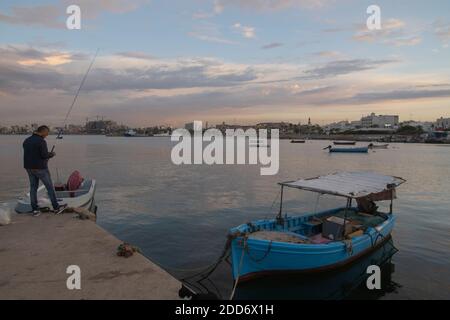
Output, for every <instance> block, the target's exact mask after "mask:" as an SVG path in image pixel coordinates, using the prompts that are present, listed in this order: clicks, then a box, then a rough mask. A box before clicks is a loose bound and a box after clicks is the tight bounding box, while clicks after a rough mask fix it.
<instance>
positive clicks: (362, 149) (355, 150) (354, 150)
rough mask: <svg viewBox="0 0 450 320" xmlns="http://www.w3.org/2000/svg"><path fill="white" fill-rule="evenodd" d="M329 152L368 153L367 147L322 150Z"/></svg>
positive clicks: (330, 147)
mask: <svg viewBox="0 0 450 320" xmlns="http://www.w3.org/2000/svg"><path fill="white" fill-rule="evenodd" d="M326 149H328V150H330V152H342V153H368V152H369V147H353V148H335V147H332V146H328V147H326V148H324V150H326Z"/></svg>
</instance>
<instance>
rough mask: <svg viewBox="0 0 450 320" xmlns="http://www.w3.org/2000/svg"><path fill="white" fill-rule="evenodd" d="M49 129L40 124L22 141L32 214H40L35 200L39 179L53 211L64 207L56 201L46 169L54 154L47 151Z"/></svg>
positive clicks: (58, 211)
mask: <svg viewBox="0 0 450 320" xmlns="http://www.w3.org/2000/svg"><path fill="white" fill-rule="evenodd" d="M49 131H50V129H49V128H48V127H47V126H40V127H39V128H38V129H37V130H36V131H35V132H34V133H33V135H31V136H30V137H28V138H27V139H25V141H24V142H23V151H24V154H23V162H24V168H25V170H26V171H27V173H28V177H29V179H30V200H31V207H32V209H33V216H39V215H40V210H39V206H38V200H37V190H38V188H39V181H42V183H43V184H44V186H45V188H46V189H47V192H48V196H49V198H50V201H51V202H52V206H53V209H54V212H55V213H57V214H59V213H61V212H62V211H63V210H64V208H65V207H66V206H65V205H63V206H61V205H59V203H58V199H57V198H56V193H55V189H54V187H53V182H52V178H51V176H50V171H49V170H48V160H49V159H51V158H53V157H54V156H55V155H56V154H55V153H54V152H48V148H47V142H46V141H45V138H47V136H48V134H49Z"/></svg>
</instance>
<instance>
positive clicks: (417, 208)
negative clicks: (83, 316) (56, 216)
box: [0, 136, 450, 299]
mask: <svg viewBox="0 0 450 320" xmlns="http://www.w3.org/2000/svg"><path fill="white" fill-rule="evenodd" d="M24 138H25V137H24V136H0V163H1V166H0V177H1V184H0V202H1V201H8V200H10V199H14V198H16V197H17V196H18V195H20V194H23V192H24V190H25V189H26V188H27V187H28V178H27V175H26V173H25V171H24V170H23V169H22V158H21V157H22V150H21V142H22V141H23V139H24ZM53 142H54V138H52V137H50V138H49V141H48V143H49V144H53ZM329 144H330V142H328V141H308V142H307V143H306V144H304V145H303V144H290V143H289V141H281V142H280V171H279V174H278V175H276V176H261V175H260V168H259V166H253V165H251V166H250V165H247V166H236V165H223V166H207V165H200V166H175V165H173V164H172V163H171V161H170V152H171V147H172V145H173V144H172V143H171V142H170V139H169V138H121V137H104V136H65V137H64V140H62V141H60V142H58V146H57V149H56V152H57V157H56V158H55V159H53V160H52V161H51V163H50V166H51V169H52V174H53V178H54V180H56V178H57V174H56V170H55V168H56V167H58V172H59V175H60V176H61V177H64V179H61V180H65V179H66V178H65V177H67V175H68V174H69V173H70V172H71V171H72V170H74V169H78V170H80V171H81V172H82V174H83V175H84V176H86V177H93V178H95V179H96V180H97V183H98V189H97V194H96V202H97V204H98V206H99V212H98V221H97V223H98V224H99V225H100V226H101V227H103V228H105V229H106V230H108V231H110V232H111V233H113V234H114V235H116V236H117V237H118V238H120V239H122V240H124V241H128V242H131V243H132V244H134V245H136V246H138V247H139V248H140V249H141V250H142V251H143V253H144V254H145V255H146V256H148V257H149V258H151V259H152V260H153V261H155V262H157V263H158V264H160V265H162V266H163V267H164V268H166V270H168V271H169V272H171V273H172V274H174V275H175V276H177V277H183V276H186V275H189V274H191V273H192V272H184V271H182V270H179V269H192V268H198V267H202V266H207V265H209V264H210V263H212V262H213V261H214V260H215V259H217V257H218V256H219V255H220V253H221V252H222V249H223V246H224V244H225V240H226V234H227V231H228V229H229V228H231V227H233V226H236V225H239V224H242V223H246V222H248V221H250V220H253V219H259V218H265V217H267V218H268V217H273V216H274V215H275V214H276V211H277V208H276V207H277V205H278V203H275V205H274V206H273V207H272V208H271V205H272V203H273V200H274V199H275V198H276V196H277V195H278V193H279V188H278V186H277V182H279V181H287V180H293V179H296V178H300V177H312V176H316V175H320V174H325V173H330V172H335V171H342V170H371V171H377V172H380V173H385V174H392V175H396V176H400V177H403V178H405V179H407V180H408V182H407V183H406V184H404V185H403V186H401V187H400V188H399V190H398V197H399V199H398V200H397V201H396V202H395V206H394V212H395V214H396V215H397V217H398V220H397V225H396V227H395V230H394V233H393V239H394V245H395V246H396V247H397V248H398V249H399V252H398V253H396V254H395V255H394V256H393V257H392V261H391V262H389V263H391V264H394V265H395V271H394V272H393V273H392V274H391V278H390V280H391V283H395V286H394V287H395V290H387V291H386V292H383V295H375V296H374V295H373V294H369V293H368V292H367V290H366V291H364V290H358V289H357V288H356V289H354V290H353V289H352V290H351V293H350V297H352V298H357V297H363V298H383V299H432V298H446V299H449V298H450V280H449V279H450V239H449V235H450V210H449V208H450V166H449V160H450V148H449V147H445V146H434V145H416V144H393V145H391V149H389V150H377V151H376V152H370V153H369V154H367V155H365V154H328V153H327V152H325V151H322V148H323V147H326V146H327V145H329ZM316 200H317V198H316V196H315V195H314V194H312V193H308V192H302V191H298V190H289V191H287V192H286V193H285V201H286V202H285V208H286V212H287V213H288V214H299V213H302V212H305V211H313V210H314V207H315V203H316ZM319 200H320V201H319V205H318V210H321V209H327V208H330V207H332V206H335V205H337V204H338V205H342V204H343V201H342V200H339V201H338V199H335V198H331V197H326V196H324V197H322V198H321V199H319ZM18 241H20V240H18ZM339 276H341V275H339ZM212 281H213V282H214V283H213V284H211V283H206V286H207V287H208V288H209V289H210V290H213V289H214V286H216V287H217V289H218V291H219V293H220V295H221V296H222V297H228V295H229V294H230V291H231V287H232V279H231V270H230V268H229V266H228V265H226V264H223V265H221V266H220V267H219V268H218V270H217V271H216V272H215V273H214V274H213V276H212ZM332 281H336V279H335V278H333V279H332ZM284 283H285V284H284V285H282V286H281V287H280V286H279V285H278V286H277V285H274V284H273V283H272V284H271V283H270V281H269V282H268V283H267V282H264V281H262V282H258V283H255V284H250V285H245V286H242V287H240V289H239V290H238V292H237V297H243V298H249V297H250V298H251V297H259V298H264V297H267V298H269V297H273V296H274V295H276V294H277V292H280V291H282V292H290V294H289V296H288V298H294V299H295V298H305V297H307V296H305V295H304V294H301V293H300V291H303V292H304V291H305V290H298V289H301V288H302V287H303V289H305V288H309V287H311V286H312V287H313V288H314V283H313V284H311V283H307V284H306V283H305V282H303V281H302V280H298V281H285V282H284ZM317 285H319V283H317ZM261 286H263V288H261ZM308 286H309V287H308ZM350 287H351V286H350ZM262 289H263V290H262ZM261 294H262V296H261Z"/></svg>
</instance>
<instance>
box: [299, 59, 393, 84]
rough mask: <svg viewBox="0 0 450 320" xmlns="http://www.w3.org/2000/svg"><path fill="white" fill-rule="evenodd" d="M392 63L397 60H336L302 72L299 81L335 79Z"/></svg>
mask: <svg viewBox="0 0 450 320" xmlns="http://www.w3.org/2000/svg"><path fill="white" fill-rule="evenodd" d="M393 62H397V60H368V59H353V60H337V61H332V62H329V63H327V64H325V65H322V66H318V67H316V68H313V69H309V70H306V71H305V72H304V75H303V76H301V77H300V79H309V80H311V79H324V78H330V77H336V76H340V75H346V74H350V73H354V72H359V71H365V70H371V69H375V68H378V67H381V66H384V65H386V64H389V63H393Z"/></svg>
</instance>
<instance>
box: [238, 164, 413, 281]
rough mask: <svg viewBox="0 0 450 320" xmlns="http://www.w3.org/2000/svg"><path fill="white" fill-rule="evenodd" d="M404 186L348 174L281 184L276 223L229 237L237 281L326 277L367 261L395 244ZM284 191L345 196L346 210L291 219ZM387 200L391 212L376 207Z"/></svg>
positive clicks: (388, 179) (253, 226) (258, 222)
mask: <svg viewBox="0 0 450 320" xmlns="http://www.w3.org/2000/svg"><path fill="white" fill-rule="evenodd" d="M405 181H406V180H404V179H402V178H399V177H393V176H385V175H381V174H377V173H372V172H343V173H335V174H330V175H326V176H319V177H315V178H311V179H300V180H296V181H288V182H282V183H279V185H280V186H281V200H280V209H279V213H278V215H277V217H276V218H275V219H271V220H256V221H252V222H250V223H247V224H243V225H240V226H238V227H235V228H233V229H231V230H230V232H229V239H230V242H231V258H232V272H233V278H234V279H235V280H236V281H239V282H241V281H245V280H250V279H253V278H256V277H262V276H267V275H270V274H279V273H309V272H324V271H328V270H332V269H336V268H339V267H341V266H344V265H347V264H349V263H351V262H353V261H355V260H357V259H359V258H360V257H363V256H365V255H366V254H368V253H370V252H372V251H373V250H375V249H376V248H378V247H379V246H381V245H382V244H383V243H385V242H386V241H387V240H388V239H390V234H391V231H392V229H393V227H394V223H395V220H396V218H395V216H394V215H393V212H392V210H393V209H392V208H393V200H394V199H395V197H396V193H395V190H396V188H397V187H398V186H400V185H401V184H403V183H404V182H405ZM284 188H295V189H300V190H306V191H311V192H315V193H318V194H328V195H333V196H337V197H342V198H344V199H346V205H345V206H343V207H339V208H335V209H332V210H327V211H323V212H318V213H317V212H316V213H308V214H305V215H301V216H292V217H289V216H287V214H284V210H283V190H284ZM353 200H356V202H357V206H353ZM383 200H389V201H390V207H389V212H387V213H383V212H380V211H378V207H377V206H376V205H375V201H383Z"/></svg>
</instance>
